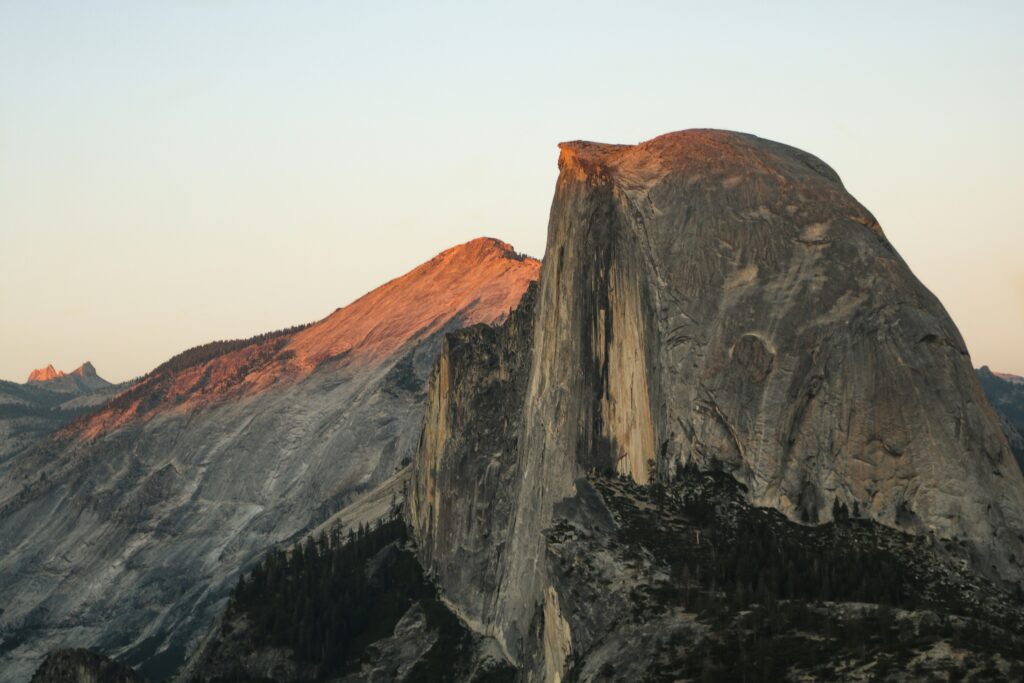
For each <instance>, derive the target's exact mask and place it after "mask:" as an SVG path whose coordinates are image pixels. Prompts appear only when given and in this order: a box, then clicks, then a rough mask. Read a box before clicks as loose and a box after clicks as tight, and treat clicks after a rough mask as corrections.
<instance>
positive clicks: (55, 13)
mask: <svg viewBox="0 0 1024 683" xmlns="http://www.w3.org/2000/svg"><path fill="white" fill-rule="evenodd" d="M1022 22H1024V8H1022V7H1021V6H1020V5H1018V4H1015V3H1009V2H1007V3H989V4H988V5H987V6H986V7H985V8H984V9H978V8H976V7H974V8H970V7H961V6H959V5H958V4H953V3H948V4H942V3H939V4H936V3H905V4H901V5H900V6H898V7H892V6H890V5H888V4H885V3H873V4H872V3H869V4H867V5H865V4H861V5H859V6H857V7H842V8H839V9H832V8H824V7H811V8H809V9H808V8H803V7H800V6H799V5H798V4H795V3H793V4H784V5H780V6H777V7H774V8H771V9H770V10H769V9H766V8H763V7H761V6H759V5H757V4H754V3H749V5H748V6H745V7H740V6H734V7H730V8H709V7H705V6H702V5H698V4H693V5H692V6H687V5H686V4H685V3H684V4H680V3H634V4H633V5H631V6H630V7H629V8H628V9H626V8H624V7H621V6H617V5H614V4H603V3H585V4H582V3H581V4H576V5H574V6H569V5H559V6H558V7H550V6H548V5H547V4H540V3H537V4H530V3H527V4H518V5H516V6H514V7H512V6H500V7H499V6H495V7H488V6H485V5H483V4H479V3H474V4H470V3H466V4H461V3H454V4H448V5H445V6H444V7H443V8H440V9H437V8H426V7H422V6H419V5H416V4H401V3H397V4H394V5H388V6H364V7H348V6H343V5H342V4H334V3H313V2H297V3H288V4H287V5H285V4H284V3H271V2H246V3H240V2H233V1H230V0H225V1H223V2H217V3H210V2H200V1H198V0H182V1H180V2H170V3H161V4H160V5H156V4H152V5H146V6H142V5H140V4H138V3H130V2H95V3H89V5H88V7H86V6H85V4H84V3H71V2H54V3H40V2H20V1H13V2H6V3H4V4H3V5H0V60H2V62H3V63H4V64H5V66H6V67H7V68H5V69H2V70H0V124H2V125H0V264H2V267H3V272H4V286H3V288H2V293H0V320H2V321H3V331H4V334H3V343H2V347H0V351H2V353H0V378H3V379H7V380H11V381H16V382H24V381H25V379H26V378H27V376H28V373H29V372H30V370H32V369H33V368H38V367H45V366H46V365H47V364H49V363H52V364H53V365H54V366H55V367H56V368H58V369H60V370H64V371H65V372H69V371H71V370H73V369H74V368H76V367H78V366H79V365H80V364H82V363H83V362H85V361H87V360H89V361H92V362H93V363H94V364H95V366H96V368H97V370H98V372H99V373H100V374H101V375H102V376H104V377H105V378H107V379H109V380H112V381H121V380H125V379H129V378H132V377H135V376H138V375H141V374H144V373H145V372H147V371H149V370H150V369H152V368H153V367H155V366H156V365H158V364H159V363H160V362H162V361H164V360H166V359H167V358H169V357H170V356H172V355H174V354H175V353H178V352H179V351H182V350H184V349H186V348H188V347H191V346H195V345H197V344H202V343H204V342H208V341H213V340H217V339H230V338H242V337H248V336H251V335H253V334H258V333H261V332H265V331H269V330H273V329H279V328H282V327H288V326H291V325H295V324H299V323H305V322H310V321H313V320H317V319H320V318H322V317H324V316H326V315H328V314H329V313H330V312H331V311H333V310H334V309H335V308H337V307H339V306H343V305H345V304H347V303H349V302H351V301H352V300H354V299H356V298H358V297H359V296H361V295H362V294H364V293H366V292H367V291H369V290H371V289H373V288H374V287H376V286H378V285H380V284H383V283H384V282H386V281H387V280H390V279H392V278H394V277H396V276H399V275H401V274H402V273H404V272H406V271H408V270H410V269H411V268H413V267H415V266H416V265H418V264H419V263H421V262H423V261H426V260H427V259H429V258H430V257H432V256H433V255H435V254H436V253H438V252H440V251H442V250H444V249H447V248H449V247H451V246H454V245H455V244H459V243H462V242H465V241H468V240H470V239H473V238H475V237H479V236H484V235H486V236H491V237H496V238H498V239H502V240H504V241H506V242H509V243H510V244H512V245H513V246H514V247H515V248H516V249H518V250H520V251H523V252H526V253H529V254H530V255H533V256H537V257H541V256H543V247H544V243H545V239H546V229H547V214H548V209H549V206H550V201H551V196H552V194H553V191H554V181H555V178H556V176H557V167H556V159H557V153H558V150H557V147H556V145H557V143H558V142H560V141H563V140H571V139H590V140H598V141H602V142H613V143H634V142H640V141H643V140H646V139H649V138H652V137H655V136H657V135H660V134H663V133H667V132H670V131H674V130H680V129H684V128H701V127H713V128H726V129H732V130H741V131H744V132H748V133H753V134H755V135H759V136H761V137H765V138H769V139H773V140H778V141H780V142H783V143H786V144H790V145H793V146H795V147H799V148H801V149H804V150H806V151H808V152H810V153H812V154H814V155H816V156H818V157H820V158H821V159H823V160H824V161H825V162H826V163H828V164H829V165H830V166H832V167H833V168H834V169H835V170H836V171H837V172H838V173H839V175H840V176H841V177H842V179H843V182H844V183H845V185H846V187H847V188H848V189H849V190H850V192H851V193H852V194H853V195H854V196H855V197H856V198H857V199H858V200H859V201H860V202H861V203H862V204H864V206H866V207H867V208H868V209H869V210H870V211H871V212H872V213H874V215H875V216H876V217H877V218H878V220H879V222H880V223H881V225H882V227H883V229H884V230H885V232H886V235H887V236H888V238H889V240H890V241H891V242H892V243H893V245H894V246H895V247H896V249H897V250H898V251H899V252H900V254H901V255H902V256H903V258H904V259H905V260H906V261H907V262H908V263H909V265H910V267H911V268H912V270H913V271H914V273H915V274H916V275H917V276H918V277H919V278H920V279H921V280H922V281H923V282H924V284H925V285H926V286H928V287H929V288H930V289H931V290H932V291H933V292H934V293H935V294H936V296H937V297H938V298H939V299H940V300H941V301H942V303H943V304H944V305H945V307H946V309H947V310H948V311H949V313H950V314H951V316H952V318H953V320H954V321H955V322H956V324H957V325H958V327H959V328H960V330H961V332H962V334H963V336H964V338H965V340H966V342H967V345H968V348H969V350H970V352H971V356H972V360H973V362H974V364H975V366H981V365H989V366H990V367H992V368H993V369H995V370H999V371H1004V372H1011V373H1016V374H1024V351H1022V350H1021V349H1024V267H1022V265H1021V258H1020V255H1021V252H1022V247H1024V231H1022V230H1021V227H1022V226H1021V225H1020V222H1021V221H1020V218H1019V217H1018V215H1019V214H1018V211H1017V207H1016V206H1015V199H1016V195H1017V193H1018V192H1019V188H1020V187H1022V186H1024V169H1022V168H1021V166H1020V164H1019V161H1018V160H1019V159H1020V158H1021V157H1022V156H1024V132H1022V131H1021V130H1020V125H1019V122H1020V120H1022V118H1024V93H1022V92H1021V88H1020V87H1019V86H1020V84H1021V83H1022V82H1024V80H1022V77H1024V48H1022V47H1021V45H1020V41H1019V38H1018V36H1017V35H1016V34H1017V32H1018V29H1019V27H1020V26H1021V25H1024V23H1022Z"/></svg>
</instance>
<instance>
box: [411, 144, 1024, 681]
mask: <svg viewBox="0 0 1024 683" xmlns="http://www.w3.org/2000/svg"><path fill="white" fill-rule="evenodd" d="M559 168H560V175H559V178H558V184H557V187H556V191H555V197H554V201H553V204H552V207H551V218H550V225H549V231H548V243H547V249H546V253H545V258H544V264H543V268H542V271H541V277H540V281H539V286H538V290H537V292H536V300H535V302H534V303H532V304H531V305H530V307H529V310H525V311H523V312H522V315H520V316H518V317H517V316H513V318H512V319H511V320H510V321H509V322H508V323H506V326H505V328H504V329H503V330H501V331H499V332H495V331H489V330H484V329H474V330H467V331H465V332H463V333H459V334H456V335H454V336H453V337H451V338H449V340H448V341H447V342H446V344H445V348H444V351H443V352H442V355H441V358H440V360H439V362H438V365H437V368H436V370H435V372H434V375H433V377H432V380H431V385H430V389H429V402H428V405H427V419H426V422H425V425H424V432H423V438H422V440H421V446H420V449H419V452H418V454H417V457H416V460H415V462H414V470H413V482H412V485H411V494H410V499H409V501H408V513H407V514H408V518H409V520H410V522H411V524H412V526H413V529H414V536H415V540H416V542H417V544H418V548H419V553H420V557H421V558H422V561H423V562H424V564H425V566H426V569H427V571H428V573H430V574H431V575H432V576H434V577H435V578H436V581H437V583H438V587H439V590H440V592H441V594H442V595H443V596H444V599H445V601H446V603H447V604H448V605H450V607H451V608H452V609H453V611H454V612H455V613H456V614H458V615H459V616H460V617H461V618H462V619H463V621H464V622H465V623H466V624H469V625H470V626H471V627H472V628H473V629H474V630H475V631H477V632H478V633H480V634H482V635H484V636H487V637H490V638H493V639H494V640H495V641H496V642H497V643H498V644H499V645H500V647H501V649H502V651H503V652H504V653H505V655H506V657H507V658H508V661H510V662H511V663H513V664H514V665H515V666H517V667H520V668H521V670H522V671H524V672H528V673H529V675H530V676H532V677H535V678H542V679H544V680H554V681H557V680H560V679H562V678H564V677H565V676H567V675H569V674H570V673H574V674H576V675H578V674H580V672H581V671H584V670H585V668H581V667H585V664H586V661H587V658H588V657H590V656H592V655H594V652H595V651H594V650H591V649H590V648H596V647H609V648H619V650H618V651H619V653H620V655H621V656H620V659H621V658H630V659H631V658H633V657H642V655H641V654H640V653H639V652H636V651H631V652H630V654H629V655H628V656H627V655H626V654H625V652H626V651H627V650H629V647H630V645H629V643H630V642H635V640H636V638H637V637H639V634H636V635H634V636H632V637H626V636H625V635H623V637H622V638H621V639H619V640H616V639H614V638H612V639H609V640H608V641H604V640H602V639H601V637H600V634H601V633H606V632H607V631H608V630H609V629H614V628H617V627H616V626H615V625H614V624H611V623H608V622H607V621H606V620H605V618H604V617H603V616H602V614H601V610H600V609H599V608H593V609H590V608H588V611H587V614H588V615H589V616H587V617H584V616H581V614H580V613H579V612H578V609H579V606H580V605H581V604H583V603H581V602H580V595H579V594H572V593H571V591H572V590H573V589H572V586H573V584H572V582H567V581H564V580H562V578H563V577H565V576H566V574H567V572H571V571H573V568H576V569H577V570H578V568H579V564H578V562H579V560H580V558H581V555H580V553H581V552H584V556H586V555H589V554H595V553H596V554H597V555H596V556H595V557H597V556H601V554H602V552H603V551H601V550H600V548H601V547H602V546H601V543H600V542H598V544H597V546H594V545H593V544H592V541H593V538H592V537H593V536H594V535H595V534H597V535H598V536H601V535H607V534H608V533H611V532H608V531H606V532H604V533H603V534H602V532H600V529H606V530H608V529H615V528H616V527H617V526H619V525H620V524H621V522H622V516H621V515H617V514H613V510H611V507H612V506H611V505H610V504H609V502H608V497H607V495H605V494H604V493H603V492H602V489H601V487H599V486H598V485H596V484H595V483H594V482H592V481H590V480H588V479H586V478H584V477H585V476H587V475H588V473H594V472H598V473H600V472H608V473H612V474H613V475H617V476H619V477H624V478H626V479H627V480H628V481H630V482H633V483H634V484H635V485H640V486H654V485H657V486H667V485H670V484H672V482H675V481H676V479H677V478H679V477H682V474H681V473H682V472H684V470H685V469H686V468H691V467H692V468H696V470H697V471H705V472H706V471H712V472H721V473H723V474H725V475H728V476H729V478H730V479H731V480H734V481H735V482H736V483H737V484H738V485H739V486H740V487H741V490H742V492H743V499H744V501H745V503H744V504H746V505H753V506H758V507H764V508H769V509H774V510H776V511H778V512H779V513H781V514H782V515H784V517H785V518H786V519H788V520H789V522H790V523H792V524H795V525H820V524H825V523H831V522H832V521H834V520H836V519H837V516H838V515H841V514H845V513H843V512H841V511H849V510H855V511H856V518H857V519H863V520H867V521H868V522H870V523H871V524H876V525H880V528H885V529H893V530H898V531H899V532H900V533H905V534H909V538H914V537H917V538H921V539H923V540H925V541H927V542H928V543H940V544H946V545H950V546H951V547H953V546H955V548H956V549H957V550H958V555H957V557H956V559H955V560H951V561H953V562H955V563H965V564H966V565H968V566H969V567H970V568H971V571H972V572H973V573H974V574H975V575H977V576H979V577H983V578H984V580H985V581H992V582H994V583H993V584H992V585H994V586H1003V587H1004V588H1005V589H1011V588H1012V587H1013V586H1014V585H1015V584H1016V582H1019V581H1020V580H1021V579H1022V578H1024V573H1022V567H1021V564H1020V562H1021V560H1022V558H1024V478H1022V475H1021V472H1020V469H1019V468H1018V467H1017V465H1016V463H1015V462H1014V459H1013V457H1012V455H1011V452H1010V448H1009V446H1008V444H1007V440H1006V438H1005V436H1004V435H1003V433H1002V432H1001V429H1000V423H999V421H998V418H997V416H996V414H995V413H994V411H993V410H992V408H991V407H990V405H989V403H988V401H987V400H986V399H985V396H984V394H983V393H982V390H981V387H980V386H979V383H978V380H977V378H976V377H975V374H974V371H973V368H972V366H971V362H970V358H969V356H968V353H967V350H966V348H965V345H964V342H963V340H962V338H961V336H960V334H959V332H958V331H957V329H956V326H955V325H954V324H953V322H952V321H951V320H950V319H949V316H948V315H947V314H946V312H945V310H944V309H943V308H942V305H941V304H940V303H939V301H938V300H937V299H936V298H935V297H934V296H933V295H932V294H931V293H930V292H929V291H928V290H927V289H926V288H925V287H924V286H923V285H922V284H921V283H920V282H919V281H918V280H917V279H916V278H915V277H914V275H913V274H912V273H911V272H910V270H909V268H908V267H907V265H906V263H905V262H904V261H903V260H902V259H901V258H900V257H899V255H898V254H897V253H896V251H895V250H894V249H893V247H892V245H891V244H890V243H889V242H888V240H887V239H886V238H885V234H884V232H883V231H882V228H881V227H880V226H879V224H878V222H877V221H876V220H875V219H874V217H873V216H872V215H871V213H870V212H868V211H867V209H865V208H864V207H863V206H861V205H860V204H859V203H858V202H857V201H856V200H855V199H854V198H853V197H851V196H850V194H849V193H848V192H847V191H846V190H845V188H844V187H843V184H842V182H841V181H840V179H839V176H838V175H837V174H836V173H835V172H834V171H833V170H832V169H831V168H829V167H828V166H827V165H826V164H825V163H824V162H822V161H821V160H819V159H817V158H816V157H814V156H812V155H810V154H808V153H806V152H803V151H800V150H798V149H794V148H792V147H788V146H786V145H782V144H778V143H775V142H770V141H768V140H763V139H760V138H757V137H754V136H752V135H744V134H740V133H732V132H725V131H716V130H691V131H683V132H679V133H672V134H668V135H664V136H661V137H658V138H655V139H653V140H650V141H648V142H645V143H642V144H638V145H603V144H595V143H589V142H571V143H565V144H563V145H561V156H560V158H559ZM605 490H606V489H605ZM643 506H644V504H643V502H642V501H637V502H635V503H634V504H633V508H639V509H643ZM560 523H564V524H568V525H570V526H574V531H573V534H583V535H584V538H589V539H590V541H588V543H585V544H583V545H579V546H578V547H577V549H576V550H575V551H574V552H575V553H576V554H575V555H573V556H571V557H570V558H568V568H567V567H566V566H562V565H561V564H559V563H560V562H561V560H560V559H559V557H558V556H559V555H561V554H562V553H560V552H557V551H556V549H555V548H554V547H553V545H552V543H553V541H552V539H551V538H550V530H551V529H552V528H557V527H558V525H559V524H560ZM653 523H655V524H657V523H658V522H657V519H654V520H653ZM662 531H663V530H662V529H660V528H657V527H655V528H652V529H648V530H647V532H648V533H650V534H652V535H654V536H655V537H656V536H657V535H658V534H661V533H662ZM664 533H665V534H668V533H669V532H668V530H667V529H666V530H664ZM667 537H668V536H666V538H667ZM655 540H656V539H655ZM647 551H648V552H654V551H653V550H651V549H650V548H648V549H647ZM740 552H742V549H740ZM573 558H575V559H573ZM643 558H644V554H643V552H641V554H640V557H639V558H638V559H637V560H636V561H639V562H641V563H643V562H647V561H649V559H648V560H644V559H643ZM562 559H563V560H564V559H566V558H562ZM601 562H602V561H598V566H597V567H593V568H592V570H594V571H597V574H596V575H595V579H597V577H598V576H601V577H603V578H601V579H599V580H603V581H610V585H611V586H616V585H618V583H619V582H620V581H626V582H627V583H628V582H629V581H631V580H632V579H624V578H623V575H622V574H621V572H617V571H616V570H614V567H615V566H616V563H615V562H611V561H608V562H605V563H604V565H603V566H602V565H601ZM655 566H656V565H655ZM697 569H699V568H697ZM690 570H691V571H695V570H696V569H695V568H690ZM665 571H668V570H667V569H666V570H665ZM705 571H707V570H706V569H705ZM655 573H656V572H655ZM577 576H578V573H577ZM654 583H655V584H656V583H657V581H654ZM994 590H996V589H994ZM567 591H569V592H567ZM613 592H614V591H613ZM638 599H639V598H638ZM965 600H967V602H970V600H969V599H965ZM600 604H604V603H600ZM570 605H572V606H573V607H572V608H570V607H569V606H570ZM605 606H606V607H607V608H608V610H607V613H608V614H612V615H614V614H615V613H616V609H613V606H611V605H605ZM681 618H682V617H681ZM631 638H632V640H631ZM641 642H642V639H641ZM652 656H653V655H652ZM590 675H591V676H592V677H593V679H594V680H603V678H602V677H601V676H598V675H597V672H594V671H591V674H590ZM625 680H630V679H629V678H626V679H625ZM632 680H637V679H636V678H632Z"/></svg>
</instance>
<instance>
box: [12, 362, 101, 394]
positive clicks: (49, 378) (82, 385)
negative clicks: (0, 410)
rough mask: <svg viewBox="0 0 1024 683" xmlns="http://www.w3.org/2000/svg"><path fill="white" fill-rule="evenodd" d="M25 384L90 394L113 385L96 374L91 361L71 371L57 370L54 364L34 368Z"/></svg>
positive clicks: (68, 392)
mask: <svg viewBox="0 0 1024 683" xmlns="http://www.w3.org/2000/svg"><path fill="white" fill-rule="evenodd" d="M25 384H26V385H34V386H36V387H38V388H41V389H45V390H47V391H52V392H57V393H67V394H88V393H92V392H94V391H99V390H100V389H105V388H107V387H109V386H111V384H110V382H108V381H107V380H105V379H103V378H102V377H100V376H99V375H98V374H96V367H95V366H94V365H93V364H92V363H90V362H89V361H86V362H85V363H83V364H82V365H80V366H79V367H77V368H75V369H74V370H72V371H71V372H69V373H65V372H64V371H63V370H56V369H54V367H53V365H47V366H46V367H45V368H40V369H37V370H33V371H32V372H31V373H29V376H28V381H27V382H26V383H25Z"/></svg>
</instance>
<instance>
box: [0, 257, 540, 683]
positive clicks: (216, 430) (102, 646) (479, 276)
mask: <svg viewBox="0 0 1024 683" xmlns="http://www.w3.org/2000/svg"><path fill="white" fill-rule="evenodd" d="M538 269H539V263H538V262H537V261H536V260H534V259H530V258H527V257H524V256H522V255H520V254H517V253H516V252H515V251H514V250H513V249H512V248H511V247H510V246H509V245H507V244H504V243H502V242H499V241H497V240H493V239H479V240H474V241H472V242H469V243H467V244H465V245H461V246H459V247H455V248H453V249H450V250H448V251H446V252H443V253H442V254H440V255H438V256H437V257H435V258H434V259H432V260H431V261H429V262H427V263H425V264H423V265H422V266H420V267H418V268H417V269H415V270H413V271H412V272H410V273H408V274H406V275H405V276H402V277H400V278H397V279H395V280H393V281H391V282H389V283H387V284H385V285H384V286H382V287H380V288H378V289H377V290H374V291H373V292H371V293H369V294H367V295H366V296H365V297H363V298H361V299H360V300H358V301H356V302H354V303H352V304H351V305H349V306H346V307H344V308H342V309H339V310H337V311H336V312H334V313H333V314H331V315H330V316H328V317H327V318H325V319H324V320H322V321H320V322H318V323H314V324H312V325H309V326H305V327H302V328H296V329H292V330H286V331H283V332H280V333H271V334H268V335H260V336H259V337H256V338H254V339H252V340H246V341H243V342H218V343H214V344H210V345H207V346H204V347H198V348H196V349H191V350H189V351H188V352H186V353H184V354H181V356H179V357H176V358H175V359H172V360H171V361H168V362H167V363H165V364H163V365H162V366H160V368H157V370H155V371H154V372H152V373H150V375H148V376H146V377H144V378H142V379H141V380H140V381H139V382H137V383H136V384H135V385H134V386H132V387H131V388H130V389H128V390H126V391H124V392H122V393H121V394H120V395H118V396H117V397H116V398H115V399H114V400H112V401H109V402H108V403H106V404H104V405H103V406H101V407H99V408H98V409H96V410H95V411H94V412H91V413H89V414H87V415H85V416H82V417H80V419H78V420H76V421H75V422H74V423H72V424H71V425H68V426H66V427H65V428H64V429H63V430H61V431H60V432H59V433H58V434H56V435H55V436H54V437H53V438H51V439H49V440H46V441H45V442H43V443H41V444H38V445H36V446H34V447H32V448H29V449H28V450H26V451H24V452H20V453H18V454H17V455H16V456H15V457H12V458H10V459H8V460H7V461H6V462H4V463H0V464H2V465H3V469H2V470H0V474H2V477H0V548H3V552H2V553H0V605H2V607H3V611H2V612H0V641H3V642H4V647H3V648H2V654H0V681H3V682H6V681H24V680H27V679H28V677H29V675H30V674H31V671H32V670H34V669H35V667H36V665H37V664H38V662H39V660H40V659H42V657H43V656H44V655H45V654H46V653H47V652H49V651H51V650H54V649H56V648H61V647H72V646H73V647H90V648H94V649H96V650H98V651H101V652H104V653H105V654H109V655H112V656H116V657H117V658H118V659H119V660H120V661H123V662H125V663H127V664H129V665H132V666H136V667H138V668H139V670H140V672H141V673H142V674H144V675H145V676H146V677H147V678H150V679H151V680H159V679H161V678H162V677H164V676H166V675H168V674H169V673H171V672H173V671H174V670H175V669H176V668H177V667H178V666H179V665H180V664H181V662H182V661H183V660H184V658H185V656H186V654H187V652H188V651H189V650H190V649H191V648H192V647H194V645H195V643H196V642H197V640H198V639H199V638H200V637H201V636H202V635H203V634H204V633H205V632H206V630H207V628H208V627H209V625H210V623H211V622H212V621H213V620H214V618H215V616H216V615H217V614H218V613H219V612H220V611H221V609H222V607H223V605H224V602H225V600H226V595H227V593H228V591H229V590H230V588H231V587H232V586H233V584H234V582H235V580H236V579H237V577H238V574H239V572H241V571H245V570H247V569H249V568H250V567H251V565H252V564H253V563H254V562H255V561H256V559H258V558H259V557H260V556H261V555H262V554H263V553H264V552H265V551H266V549H267V548H269V547H271V546H274V545H275V544H282V543H287V542H289V541H290V540H291V539H294V538H296V537H298V536H300V535H301V534H303V533H305V532H306V531H308V530H309V529H311V528H312V527H314V526H316V525H317V524H319V523H321V522H324V521H325V520H326V519H327V518H328V516H329V515H330V514H331V513H334V512H335V511H337V510H338V509H339V508H341V507H342V506H343V505H344V504H345V503H346V502H348V501H349V500H351V499H353V498H354V497H356V496H357V495H358V494H359V493H361V492H363V491H366V490H368V489H370V488H373V487H374V486H375V485H377V484H379V483H381V482H384V481H386V480H388V479H389V478H391V477H392V476H393V475H394V474H395V473H396V471H397V470H399V469H400V468H401V467H402V466H403V465H404V464H406V463H407V461H408V460H409V459H411V457H412V455H413V454H414V452H415V448H416V444H417V439H418V437H419V431H420V425H421V422H422V416H423V408H424V403H425V395H426V389H425V385H426V378H427V376H428V374H429V372H430V368H431V367H432V366H433V364H434V361H435V359H436V357H437V353H438V351H439V349H440V346H441V342H442V339H443V338H444V335H445V334H446V333H447V332H450V331H453V330H457V329H459V328H461V327H462V326H464V325H472V324H475V323H481V322H485V323H496V322H500V321H502V320H504V318H505V317H506V316H507V315H508V312H509V310H510V309H511V308H513V307H514V306H515V305H516V303H517V302H518V301H519V299H520V298H521V296H522V294H523V292H524V291H525V289H526V288H527V285H528V284H529V283H530V282H531V281H533V280H534V279H535V278H536V275H537V272H538ZM33 386H35V385H33ZM399 493H400V491H399Z"/></svg>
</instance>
